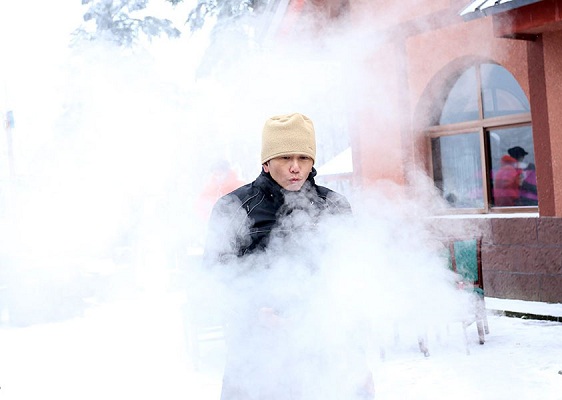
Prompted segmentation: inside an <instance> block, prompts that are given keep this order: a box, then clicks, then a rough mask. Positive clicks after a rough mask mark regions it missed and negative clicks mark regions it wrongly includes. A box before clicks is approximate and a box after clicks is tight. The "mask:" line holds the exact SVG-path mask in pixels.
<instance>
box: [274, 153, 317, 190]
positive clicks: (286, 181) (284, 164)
mask: <svg viewBox="0 0 562 400" xmlns="http://www.w3.org/2000/svg"><path fill="white" fill-rule="evenodd" d="M313 164H314V161H312V158H310V157H308V156H305V155H299V154H297V155H288V156H281V157H276V158H272V159H271V160H269V161H268V162H266V163H265V164H264V165H263V170H264V171H265V172H269V174H270V175H271V177H272V178H273V180H274V181H275V182H277V183H278V184H279V185H280V186H281V187H282V188H283V189H285V190H290V191H297V190H300V188H301V187H302V185H304V183H305V182H306V178H308V174H310V172H311V171H312V165H313Z"/></svg>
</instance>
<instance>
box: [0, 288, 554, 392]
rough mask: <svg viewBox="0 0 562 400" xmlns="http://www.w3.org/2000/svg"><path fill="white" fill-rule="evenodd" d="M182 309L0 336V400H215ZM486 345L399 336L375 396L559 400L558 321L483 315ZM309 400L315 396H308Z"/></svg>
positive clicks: (205, 354) (137, 309)
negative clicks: (191, 352)
mask: <svg viewBox="0 0 562 400" xmlns="http://www.w3.org/2000/svg"><path fill="white" fill-rule="evenodd" d="M179 303H180V302H179V301H178V300H177V299H174V298H173V297H169V296H168V297H165V296H164V298H163V300H162V301H160V302H155V301H154V298H153V297H151V298H149V297H148V296H146V297H145V298H142V297H139V298H135V299H134V301H133V300H128V301H121V302H119V303H114V304H111V305H104V306H99V307H96V308H92V309H90V310H88V312H87V313H86V315H85V316H84V317H82V318H76V319H73V320H69V321H65V322H61V323H52V324H43V325H35V326H30V327H26V328H2V329H0V357H1V358H0V387H1V388H0V400H16V399H18V400H19V399H25V400H28V399H42V398H56V399H58V400H65V399H101V398H103V399H118V398H119V399H129V398H134V399H145V398H146V399H170V400H174V399H183V400H186V399H197V400H199V399H201V400H206V399H209V400H212V399H218V396H219V392H220V378H221V377H220V373H221V365H222V359H223V357H224V345H223V344H222V343H219V342H212V343H208V344H202V346H201V356H202V366H201V369H200V370H199V371H198V372H195V371H194V370H193V369H192V368H191V364H190V363H189V362H188V360H187V355H186V350H185V343H184V336H183V325H182V316H181V311H180V310H181V308H180V304H179ZM489 324H490V334H489V335H488V336H487V342H486V344H485V345H483V346H480V345H479V344H478V343H477V335H476V328H475V327H474V326H471V327H469V328H468V333H469V338H470V341H471V342H470V352H471V354H470V355H467V354H466V353H465V347H464V341H463V339H462V329H461V328H460V325H458V326H456V325H454V324H452V325H450V326H448V327H440V328H439V329H435V331H429V332H428V341H429V346H430V351H431V356H430V357H428V358H424V357H423V355H422V354H421V353H420V352H419V350H418V349H417V343H416V340H415V337H412V338H409V337H408V336H407V335H403V334H401V335H400V339H399V341H398V342H396V343H393V344H392V345H389V346H388V347H387V348H386V358H385V359H384V360H382V359H380V358H379V357H378V356H376V357H375V356H373V358H372V367H373V370H374V374H375V381H376V388H377V399H378V400H386V399H396V400H405V399H413V400H414V399H415V400H423V399H456V400H460V399H476V398H477V399H483V400H488V399H490V400H503V399H505V400H508V399H509V400H519V399H521V400H524V399H543V400H559V399H562V375H560V374H559V371H560V370H562V357H561V356H562V323H559V322H552V321H536V320H523V319H516V318H507V317H500V316H492V315H491V316H490V317H489ZM314 400H316V399H314Z"/></svg>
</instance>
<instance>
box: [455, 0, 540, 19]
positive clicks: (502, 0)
mask: <svg viewBox="0 0 562 400" xmlns="http://www.w3.org/2000/svg"><path fill="white" fill-rule="evenodd" d="M539 1H542V0H474V1H472V2H471V3H470V4H469V5H468V6H466V7H465V8H464V9H463V10H462V11H461V12H460V16H461V17H463V19H465V20H466V21H468V20H472V19H476V18H481V17H486V16H488V15H493V14H497V13H500V12H504V11H509V10H514V9H516V8H519V7H523V6H526V5H529V4H533V3H538V2H539Z"/></svg>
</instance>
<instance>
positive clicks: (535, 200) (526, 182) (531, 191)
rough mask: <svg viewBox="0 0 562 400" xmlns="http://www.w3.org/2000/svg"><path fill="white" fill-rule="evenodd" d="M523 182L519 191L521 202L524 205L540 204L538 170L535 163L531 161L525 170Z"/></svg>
mask: <svg viewBox="0 0 562 400" xmlns="http://www.w3.org/2000/svg"><path fill="white" fill-rule="evenodd" d="M523 176H524V177H523V182H522V183H521V190H520V192H519V204H520V205H522V206H536V205H538V204H539V197H538V195H537V172H536V170H535V164H533V163H529V165H527V168H526V169H525V170H524V171H523Z"/></svg>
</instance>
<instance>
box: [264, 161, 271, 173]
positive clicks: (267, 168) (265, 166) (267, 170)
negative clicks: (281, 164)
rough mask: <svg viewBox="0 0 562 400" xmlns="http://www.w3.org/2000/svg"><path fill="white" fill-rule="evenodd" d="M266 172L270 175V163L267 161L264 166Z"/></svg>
mask: <svg viewBox="0 0 562 400" xmlns="http://www.w3.org/2000/svg"><path fill="white" fill-rule="evenodd" d="M262 167H263V170H264V172H267V173H269V161H266V162H264V163H263V164H262Z"/></svg>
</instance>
